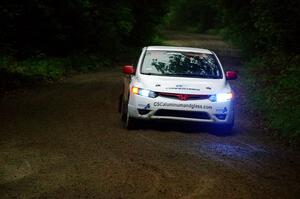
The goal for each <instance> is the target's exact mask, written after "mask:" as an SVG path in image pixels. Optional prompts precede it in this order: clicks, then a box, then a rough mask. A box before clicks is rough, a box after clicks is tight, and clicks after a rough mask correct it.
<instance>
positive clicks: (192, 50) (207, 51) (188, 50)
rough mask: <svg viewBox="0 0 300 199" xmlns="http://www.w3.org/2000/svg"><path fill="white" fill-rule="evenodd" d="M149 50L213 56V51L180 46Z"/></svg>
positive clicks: (148, 48) (151, 48)
mask: <svg viewBox="0 0 300 199" xmlns="http://www.w3.org/2000/svg"><path fill="white" fill-rule="evenodd" d="M146 48H147V50H166V51H181V52H197V53H206V54H213V52H212V51H210V50H207V49H202V48H191V47H179V46H148V47H146Z"/></svg>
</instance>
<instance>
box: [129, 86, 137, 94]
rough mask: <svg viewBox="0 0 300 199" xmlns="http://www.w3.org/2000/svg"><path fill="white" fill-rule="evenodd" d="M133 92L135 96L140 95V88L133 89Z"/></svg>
mask: <svg viewBox="0 0 300 199" xmlns="http://www.w3.org/2000/svg"><path fill="white" fill-rule="evenodd" d="M131 91H132V93H134V94H138V93H139V88H138V87H132V89H131Z"/></svg>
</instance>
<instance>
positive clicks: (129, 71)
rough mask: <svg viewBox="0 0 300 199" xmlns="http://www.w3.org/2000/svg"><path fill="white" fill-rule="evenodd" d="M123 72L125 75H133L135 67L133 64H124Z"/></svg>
mask: <svg viewBox="0 0 300 199" xmlns="http://www.w3.org/2000/svg"><path fill="white" fill-rule="evenodd" d="M123 73H124V74H126V75H133V74H134V73H135V69H134V67H133V66H130V65H126V66H124V67H123Z"/></svg>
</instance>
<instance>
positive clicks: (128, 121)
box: [124, 112, 137, 130]
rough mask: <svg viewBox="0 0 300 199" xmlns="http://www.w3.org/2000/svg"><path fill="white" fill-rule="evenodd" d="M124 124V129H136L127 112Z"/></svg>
mask: <svg viewBox="0 0 300 199" xmlns="http://www.w3.org/2000/svg"><path fill="white" fill-rule="evenodd" d="M124 124H125V128H126V129H128V130H134V129H137V123H136V119H134V118H132V117H130V116H129V113H128V112H127V115H126V121H125V122H124Z"/></svg>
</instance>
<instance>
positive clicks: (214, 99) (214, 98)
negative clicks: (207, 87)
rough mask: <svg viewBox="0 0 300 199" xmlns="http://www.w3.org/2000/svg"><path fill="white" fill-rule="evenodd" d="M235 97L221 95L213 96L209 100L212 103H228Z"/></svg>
mask: <svg viewBox="0 0 300 199" xmlns="http://www.w3.org/2000/svg"><path fill="white" fill-rule="evenodd" d="M232 97H233V95H232V93H231V92H230V93H219V94H216V95H211V96H210V98H209V100H210V101H212V102H227V101H229V100H231V99H232Z"/></svg>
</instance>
